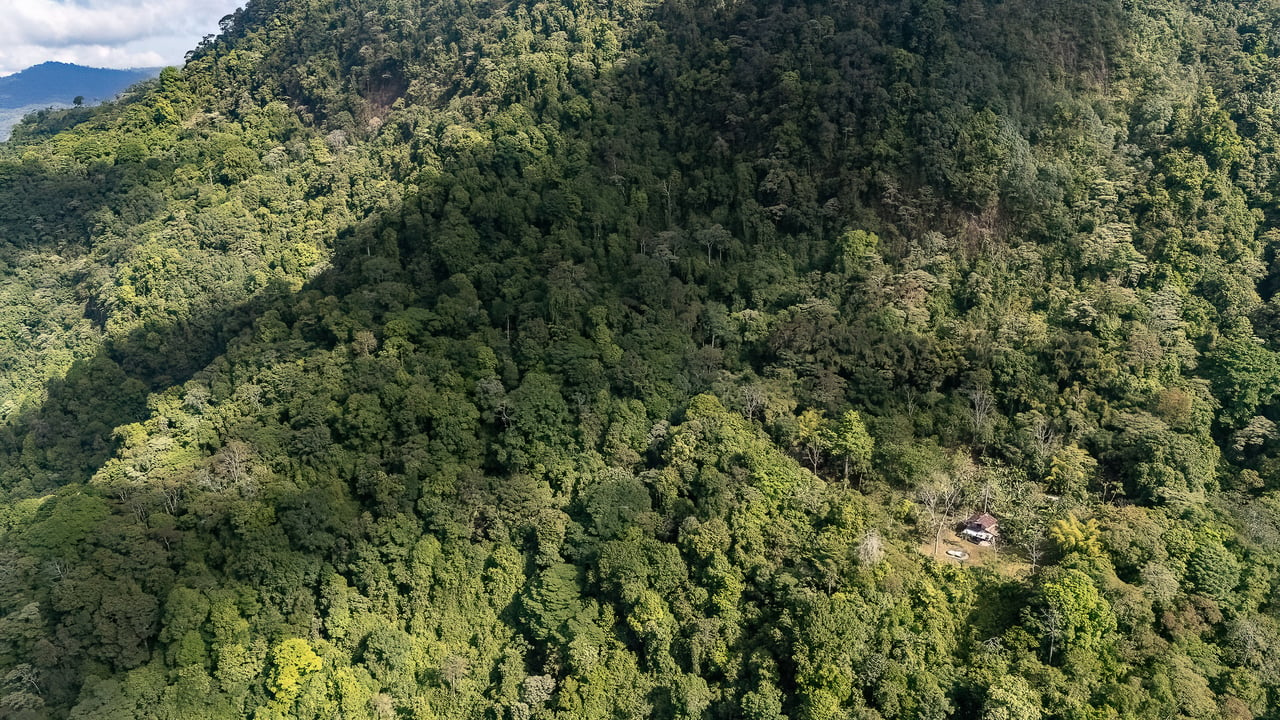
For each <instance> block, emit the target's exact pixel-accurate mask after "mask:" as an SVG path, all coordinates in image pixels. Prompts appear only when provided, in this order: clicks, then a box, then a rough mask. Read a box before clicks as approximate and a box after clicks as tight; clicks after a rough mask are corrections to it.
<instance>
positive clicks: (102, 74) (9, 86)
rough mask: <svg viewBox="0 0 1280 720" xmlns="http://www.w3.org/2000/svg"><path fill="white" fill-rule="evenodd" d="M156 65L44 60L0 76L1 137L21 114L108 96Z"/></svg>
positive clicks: (147, 75) (151, 72)
mask: <svg viewBox="0 0 1280 720" xmlns="http://www.w3.org/2000/svg"><path fill="white" fill-rule="evenodd" d="M159 72H160V70H159V68H142V69H135V70H109V69H105V68H91V67H84V66H82V65H72V64H69V63H59V62H47V63H41V64H39V65H36V66H34V67H29V68H27V69H26V70H23V71H22V72H20V73H15V74H13V75H9V76H6V77H2V78H0V140H5V139H7V138H8V137H9V130H10V129H11V128H12V127H13V126H14V125H15V124H17V122H18V121H19V120H20V119H22V116H23V115H26V114H27V113H29V112H32V111H34V110H39V109H41V108H46V107H49V106H57V107H70V106H71V105H72V104H73V102H74V101H75V99H76V98H82V99H83V102H84V103H85V104H87V105H92V104H94V103H99V102H103V101H106V100H110V99H111V98H113V97H115V96H116V95H118V94H119V93H120V92H121V91H123V90H124V89H125V88H128V87H129V86H130V85H133V84H135V83H138V82H141V81H143V80H147V79H149V78H153V77H155V76H156V75H157V74H158V73H159Z"/></svg>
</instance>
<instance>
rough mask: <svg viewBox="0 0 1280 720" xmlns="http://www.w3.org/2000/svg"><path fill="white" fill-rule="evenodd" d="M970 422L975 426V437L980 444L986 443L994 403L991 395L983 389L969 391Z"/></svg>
mask: <svg viewBox="0 0 1280 720" xmlns="http://www.w3.org/2000/svg"><path fill="white" fill-rule="evenodd" d="M969 404H970V408H969V410H970V422H971V423H972V424H973V437H974V438H975V439H977V440H978V442H986V438H987V426H988V425H989V423H990V422H991V411H992V408H993V407H994V402H993V401H992V399H991V393H990V391H988V390H985V389H982V388H975V389H973V390H970V391H969Z"/></svg>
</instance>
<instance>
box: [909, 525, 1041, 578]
mask: <svg viewBox="0 0 1280 720" xmlns="http://www.w3.org/2000/svg"><path fill="white" fill-rule="evenodd" d="M916 549H917V550H918V551H919V552H920V554H921V555H924V556H926V557H931V558H933V559H934V560H935V561H937V562H943V563H948V564H950V565H962V566H969V567H986V568H989V569H991V570H994V571H995V572H998V573H1000V574H1001V575H1005V576H1007V577H1012V578H1020V577H1025V576H1026V575H1027V574H1029V573H1030V572H1031V566H1030V565H1029V564H1028V563H1027V562H1026V561H1025V560H1023V559H1022V557H1021V556H1019V555H1017V554H1015V553H1014V552H1013V551H1012V550H1011V549H1009V548H1001V547H1000V546H999V545H998V544H997V545H991V546H988V547H982V546H981V545H976V544H974V543H971V542H969V541H968V540H965V539H963V538H961V537H960V536H958V535H956V534H955V533H954V532H951V531H950V530H946V531H943V533H942V542H940V543H938V553H937V555H934V552H933V541H932V540H930V541H928V542H923V543H920V545H919V546H918V547H917V548H916ZM948 550H953V551H960V552H963V553H965V554H966V555H967V557H964V558H957V557H954V556H952V555H948V554H947V551H948Z"/></svg>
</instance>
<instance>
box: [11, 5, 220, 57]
mask: <svg viewBox="0 0 1280 720" xmlns="http://www.w3.org/2000/svg"><path fill="white" fill-rule="evenodd" d="M243 4H244V0H0V75H8V74H10V73H14V72H17V71H19V70H22V69H23V68H27V67H30V66H32V65H36V64H39V63H42V62H45V61H46V60H57V61H60V62H73V63H79V64H81V65H91V66H93V67H112V68H128V67H154V66H158V65H176V64H180V63H181V62H182V56H183V55H185V54H186V52H187V51H188V50H190V49H191V48H193V47H195V46H196V43H198V42H200V38H202V37H204V36H205V35H208V34H209V33H213V32H217V29H218V20H219V19H221V18H222V17H223V16H225V15H227V14H228V13H231V12H234V11H235V9H236V8H237V7H240V6H241V5H243Z"/></svg>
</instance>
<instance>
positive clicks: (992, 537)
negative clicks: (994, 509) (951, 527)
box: [960, 513, 1000, 547]
mask: <svg viewBox="0 0 1280 720" xmlns="http://www.w3.org/2000/svg"><path fill="white" fill-rule="evenodd" d="M999 536H1000V521H999V520H996V519H995V518H994V517H992V516H991V515H989V514H987V513H978V514H975V515H973V516H971V517H970V518H969V519H968V520H965V521H964V527H962V528H961V529H960V537H963V538H966V539H967V540H968V541H969V542H971V543H975V544H977V545H982V546H984V547H985V546H987V545H990V544H992V543H994V542H995V541H996V538H997V537H999Z"/></svg>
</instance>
